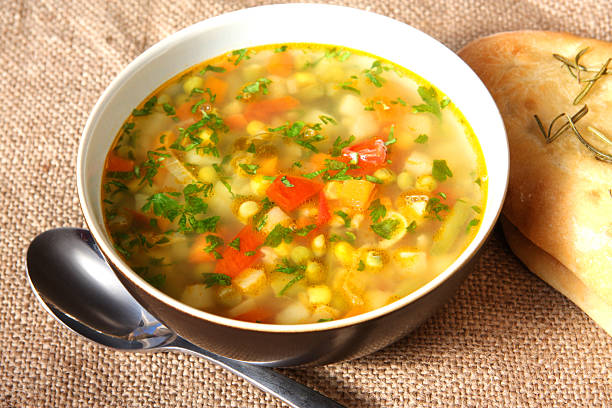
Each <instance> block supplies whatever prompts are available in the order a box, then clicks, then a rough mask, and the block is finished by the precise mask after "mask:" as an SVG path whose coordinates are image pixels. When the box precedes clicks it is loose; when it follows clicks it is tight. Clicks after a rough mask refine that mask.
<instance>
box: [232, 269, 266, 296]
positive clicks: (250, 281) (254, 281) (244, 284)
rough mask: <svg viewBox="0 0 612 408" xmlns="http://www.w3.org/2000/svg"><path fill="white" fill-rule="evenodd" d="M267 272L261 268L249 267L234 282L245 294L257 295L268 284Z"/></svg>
mask: <svg viewBox="0 0 612 408" xmlns="http://www.w3.org/2000/svg"><path fill="white" fill-rule="evenodd" d="M266 281H267V279H266V274H265V272H264V271H263V270H261V269H255V268H247V269H245V270H244V271H242V272H240V275H238V276H236V277H235V278H234V280H233V284H234V285H236V287H237V288H238V289H239V290H240V291H241V292H242V293H245V294H248V295H256V294H258V293H259V292H260V291H261V290H262V289H263V288H264V287H265V286H266V283H267V282H266Z"/></svg>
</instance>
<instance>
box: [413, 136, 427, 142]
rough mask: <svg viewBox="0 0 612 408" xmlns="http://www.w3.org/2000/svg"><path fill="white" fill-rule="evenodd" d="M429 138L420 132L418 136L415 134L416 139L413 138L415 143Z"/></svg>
mask: <svg viewBox="0 0 612 408" xmlns="http://www.w3.org/2000/svg"><path fill="white" fill-rule="evenodd" d="M428 139H429V137H428V136H427V135H426V134H421V135H419V136H417V138H416V139H414V142H415V143H419V144H425V143H427V140H428Z"/></svg>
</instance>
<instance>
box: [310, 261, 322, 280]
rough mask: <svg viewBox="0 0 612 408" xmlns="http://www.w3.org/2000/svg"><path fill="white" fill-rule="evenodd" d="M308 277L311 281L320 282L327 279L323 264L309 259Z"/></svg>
mask: <svg viewBox="0 0 612 408" xmlns="http://www.w3.org/2000/svg"><path fill="white" fill-rule="evenodd" d="M306 279H307V280H308V282H311V283H319V282H323V281H324V280H325V270H324V269H323V266H322V265H321V264H320V263H319V262H316V261H309V262H308V264H306Z"/></svg>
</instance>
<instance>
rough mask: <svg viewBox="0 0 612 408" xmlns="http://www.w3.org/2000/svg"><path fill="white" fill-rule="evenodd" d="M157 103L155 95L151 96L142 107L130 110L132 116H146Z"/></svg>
mask: <svg viewBox="0 0 612 408" xmlns="http://www.w3.org/2000/svg"><path fill="white" fill-rule="evenodd" d="M156 103H157V96H152V97H151V98H150V99H149V100H148V101H146V102H145V104H144V105H143V107H142V109H134V110H133V111H132V115H133V116H147V115H150V114H151V112H152V111H153V108H154V107H155V104H156Z"/></svg>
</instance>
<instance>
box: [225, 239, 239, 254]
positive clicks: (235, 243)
mask: <svg viewBox="0 0 612 408" xmlns="http://www.w3.org/2000/svg"><path fill="white" fill-rule="evenodd" d="M228 246H229V247H230V248H234V249H235V250H236V251H240V237H236V239H234V240H233V241H232V242H230V243H229V245H228Z"/></svg>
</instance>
